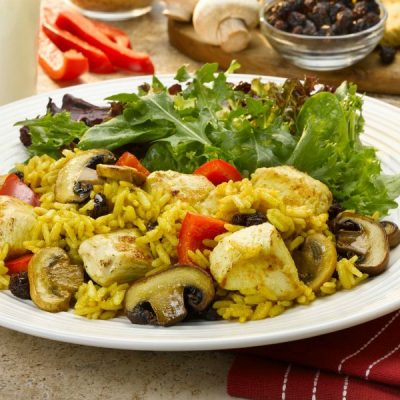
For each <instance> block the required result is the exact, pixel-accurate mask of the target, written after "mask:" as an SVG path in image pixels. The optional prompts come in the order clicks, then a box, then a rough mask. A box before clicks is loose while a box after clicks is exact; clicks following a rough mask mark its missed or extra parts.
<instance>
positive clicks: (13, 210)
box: [0, 196, 36, 258]
mask: <svg viewBox="0 0 400 400" xmlns="http://www.w3.org/2000/svg"><path fill="white" fill-rule="evenodd" d="M35 224H36V214H35V212H34V211H33V207H32V206H30V205H29V204H27V203H24V202H23V201H21V200H19V199H16V198H14V197H10V196H0V245H3V244H5V243H8V245H9V251H8V257H10V258H13V257H18V256H20V255H22V254H24V253H26V252H27V250H26V249H25V248H24V247H23V242H24V241H26V240H30V237H31V232H32V229H33V227H34V226H35Z"/></svg>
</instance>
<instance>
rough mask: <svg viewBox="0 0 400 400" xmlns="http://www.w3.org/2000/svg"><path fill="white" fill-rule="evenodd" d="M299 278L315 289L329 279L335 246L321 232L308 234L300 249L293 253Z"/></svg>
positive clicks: (332, 267) (332, 268)
mask: <svg viewBox="0 0 400 400" xmlns="http://www.w3.org/2000/svg"><path fill="white" fill-rule="evenodd" d="M293 259H294V262H295V264H296V267H297V270H298V271H299V277H300V279H301V280H302V281H303V282H304V283H306V284H307V285H308V286H310V287H311V289H312V290H317V289H319V287H320V286H321V285H322V284H323V283H325V282H327V281H329V279H330V278H331V277H332V274H333V273H334V272H335V269H336V260H337V254H336V248H335V245H334V243H333V242H332V241H331V240H330V239H328V238H327V237H326V236H324V235H322V234H321V233H315V234H313V235H310V236H308V237H307V238H306V240H305V241H304V244H303V246H302V247H301V249H300V250H298V251H295V252H294V253H293Z"/></svg>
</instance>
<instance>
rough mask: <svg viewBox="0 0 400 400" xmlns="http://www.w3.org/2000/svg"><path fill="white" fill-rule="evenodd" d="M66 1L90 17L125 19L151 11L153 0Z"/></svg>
mask: <svg viewBox="0 0 400 400" xmlns="http://www.w3.org/2000/svg"><path fill="white" fill-rule="evenodd" d="M64 2H65V3H66V4H67V5H68V6H69V7H70V8H72V9H75V10H76V11H79V12H80V13H81V14H83V15H85V16H86V17H89V18H94V19H99V20H103V21H123V20H126V19H130V18H136V17H140V16H142V15H144V14H147V13H148V12H150V11H151V8H152V3H153V0H125V1H121V0H118V1H113V0H98V1H96V0H64Z"/></svg>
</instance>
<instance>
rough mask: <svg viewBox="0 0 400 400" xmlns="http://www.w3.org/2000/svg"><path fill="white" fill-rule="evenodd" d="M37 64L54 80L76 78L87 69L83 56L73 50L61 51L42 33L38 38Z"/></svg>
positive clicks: (87, 65)
mask: <svg viewBox="0 0 400 400" xmlns="http://www.w3.org/2000/svg"><path fill="white" fill-rule="evenodd" d="M38 60H39V64H40V66H41V67H42V68H43V69H44V71H45V72H46V74H47V75H48V76H50V78H52V79H54V80H63V81H68V80H72V79H76V78H78V77H79V76H80V75H82V74H83V73H85V72H87V71H88V70H89V63H88V60H87V58H86V57H85V56H83V55H82V54H81V53H78V52H77V51H75V50H69V51H67V52H65V53H63V52H62V51H61V50H60V49H59V48H58V47H57V46H56V45H55V44H54V43H53V42H51V41H50V39H48V38H47V37H46V36H45V35H44V34H41V35H40V38H39V57H38Z"/></svg>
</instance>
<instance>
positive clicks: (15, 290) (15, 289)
mask: <svg viewBox="0 0 400 400" xmlns="http://www.w3.org/2000/svg"><path fill="white" fill-rule="evenodd" d="M9 289H10V291H11V293H12V294H13V295H14V296H15V297H19V298H20V299H30V298H31V295H30V293H29V279H28V273H27V272H19V273H18V274H13V275H11V278H10V285H9Z"/></svg>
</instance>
